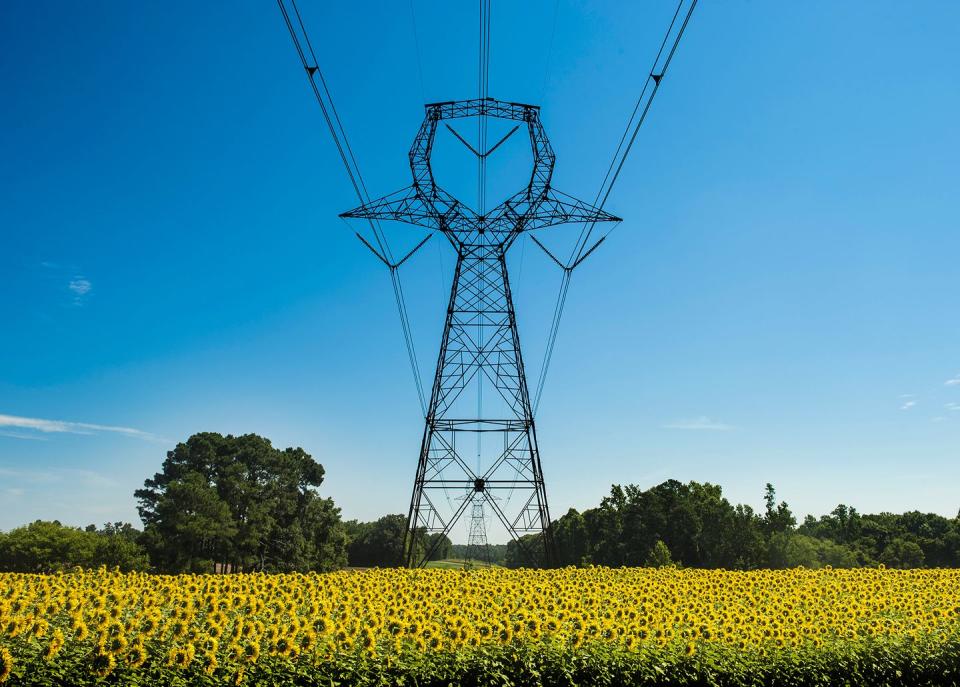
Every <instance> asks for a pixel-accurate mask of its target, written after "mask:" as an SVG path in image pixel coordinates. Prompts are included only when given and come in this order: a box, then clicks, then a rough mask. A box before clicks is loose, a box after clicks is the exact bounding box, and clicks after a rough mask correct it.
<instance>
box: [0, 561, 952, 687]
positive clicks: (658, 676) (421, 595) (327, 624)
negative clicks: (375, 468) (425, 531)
mask: <svg viewBox="0 0 960 687" xmlns="http://www.w3.org/2000/svg"><path fill="white" fill-rule="evenodd" d="M0 683H3V684H4V686H5V687H6V685H92V684H136V685H215V684H217V685H219V684H236V685H244V684H246V685H352V684H361V685H536V684H544V685H598V684H599V685H634V684H636V685H874V684H884V685H911V686H913V685H956V684H958V683H960V571H955V570H910V571H898V570H883V569H859V570H830V569H826V570H816V571H813V570H804V569H794V570H781V571H770V570H764V571H753V572H730V571H723V570H677V569H673V568H660V569H652V568H620V569H609V568H586V569H574V568H567V569H561V570H506V569H496V568H494V569H482V570H472V571H454V570H416V571H412V570H404V569H390V570H376V569H375V570H368V571H355V572H350V571H343V572H336V573H327V574H307V575H301V574H290V575H266V574H262V575H261V574H244V575H179V576H161V575H149V574H143V573H130V574H122V573H118V572H108V571H106V570H103V569H101V570H98V571H76V572H71V573H63V574H58V575H28V574H0Z"/></svg>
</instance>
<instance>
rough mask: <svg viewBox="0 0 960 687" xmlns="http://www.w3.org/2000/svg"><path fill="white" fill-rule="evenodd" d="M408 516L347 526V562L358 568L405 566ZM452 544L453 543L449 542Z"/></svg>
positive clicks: (396, 516)
mask: <svg viewBox="0 0 960 687" xmlns="http://www.w3.org/2000/svg"><path fill="white" fill-rule="evenodd" d="M406 529H407V518H406V516H404V515H400V514H396V515H384V516H383V517H382V518H380V519H379V520H377V521H376V522H357V521H356V520H351V521H350V522H348V523H346V530H347V534H348V536H349V538H350V544H349V546H348V549H347V560H348V561H349V562H350V565H351V566H353V567H357V568H391V567H395V566H399V565H403V563H404V560H403V539H404V534H405V532H406ZM448 541H449V540H448Z"/></svg>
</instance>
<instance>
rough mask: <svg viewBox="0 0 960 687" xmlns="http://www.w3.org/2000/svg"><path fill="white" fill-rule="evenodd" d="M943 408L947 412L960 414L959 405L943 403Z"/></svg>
mask: <svg viewBox="0 0 960 687" xmlns="http://www.w3.org/2000/svg"><path fill="white" fill-rule="evenodd" d="M943 407H944V408H946V409H947V410H952V411H954V412H960V403H945V404H944V405H943Z"/></svg>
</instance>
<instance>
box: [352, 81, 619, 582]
mask: <svg viewBox="0 0 960 687" xmlns="http://www.w3.org/2000/svg"><path fill="white" fill-rule="evenodd" d="M486 117H494V118H499V119H502V120H511V121H514V122H517V123H518V124H517V126H515V127H514V129H513V131H516V129H517V128H519V127H520V126H526V129H527V133H528V135H529V139H530V145H531V147H532V150H533V171H532V173H531V175H530V181H529V183H528V184H527V186H526V188H524V189H522V190H521V191H519V192H518V193H516V194H514V195H513V196H511V197H510V198H508V199H507V200H505V201H503V202H502V203H500V204H499V205H497V206H496V207H495V208H493V209H491V210H489V211H485V210H484V209H483V208H482V207H481V209H480V211H479V212H478V211H475V210H473V209H471V208H470V207H468V206H466V205H464V204H463V203H462V202H460V201H459V200H457V199H456V198H454V197H453V196H451V195H450V194H449V193H447V192H446V191H444V190H443V189H442V188H440V187H439V186H438V185H437V183H436V181H435V180H434V177H433V171H432V170H431V166H430V157H431V152H432V150H433V145H434V139H435V137H436V133H437V128H438V126H439V124H440V122H441V121H444V120H452V119H464V118H486ZM483 121H484V120H483V119H481V122H483ZM481 126H482V127H483V129H485V126H484V125H483V124H481ZM513 131H511V132H510V134H507V136H505V137H504V138H503V139H501V140H500V141H499V142H498V143H496V144H495V145H494V146H492V147H490V148H488V149H487V148H486V145H485V143H484V141H485V133H484V134H483V135H482V136H481V146H480V149H479V150H476V149H474V148H473V147H472V146H469V144H467V143H466V141H465V140H464V139H463V138H462V137H461V136H460V135H459V134H457V133H456V132H455V131H454V132H453V133H454V135H456V136H457V138H459V139H460V140H461V142H463V143H464V144H465V145H467V146H468V147H470V149H471V150H472V152H473V153H474V154H475V155H476V156H477V158H478V160H479V161H480V163H481V165H482V164H483V163H484V162H485V160H486V158H487V156H488V155H490V154H491V153H492V152H493V151H494V150H495V149H496V148H498V147H499V146H500V145H501V143H503V141H504V140H506V138H507V137H509V136H510V135H511V134H512V133H513ZM409 159H410V169H411V171H412V173H413V185H412V186H410V187H408V188H406V189H404V190H402V191H399V192H397V193H393V194H391V195H388V196H385V197H383V198H380V199H379V200H371V201H369V202H366V203H364V204H362V205H361V206H359V207H357V208H356V209H354V210H350V211H349V212H345V213H343V214H342V215H341V216H342V217H350V218H364V219H368V220H371V221H374V222H376V221H378V220H398V221H400V222H406V223H409V224H414V225H417V226H420V227H424V228H426V229H429V230H432V231H435V232H439V233H440V234H442V235H443V236H444V237H445V238H446V239H447V240H448V241H449V242H450V245H451V246H453V249H454V250H455V251H456V254H457V264H456V268H455V271H454V275H453V285H452V288H451V291H450V301H449V305H448V306H447V313H446V323H445V325H444V330H443V338H442V339H441V342H440V355H439V359H438V360H437V368H436V374H435V376H434V380H433V389H432V391H431V394H430V402H429V405H428V408H427V413H426V423H425V427H424V431H423V441H422V444H421V449H420V459H419V461H418V464H417V472H416V477H415V479H414V484H413V495H412V497H411V499H410V510H409V514H408V519H407V536H406V542H405V547H406V548H405V551H406V558H407V564H408V565H410V566H419V565H423V564H424V563H425V562H426V561H427V560H429V559H430V557H431V555H432V554H433V549H434V548H436V546H439V543H440V541H441V540H442V539H443V538H442V537H433V538H432V539H431V538H429V535H431V534H434V533H442V534H444V535H449V534H450V532H451V531H452V529H453V527H454V525H456V523H457V522H458V521H459V520H460V519H461V517H462V516H463V514H464V513H465V512H466V510H467V508H468V507H472V508H473V510H472V511H471V513H480V517H479V518H474V520H473V521H472V524H473V523H480V525H481V527H478V530H479V529H482V525H483V524H484V521H483V517H482V514H483V510H484V509H486V508H488V509H489V510H490V512H491V513H492V514H493V516H494V517H495V518H496V519H497V520H499V521H500V523H501V524H502V525H503V527H504V528H505V529H506V531H507V533H508V534H509V535H510V536H511V537H512V538H513V539H515V540H517V541H518V543H519V545H520V547H521V549H523V550H524V551H525V552H526V553H527V554H528V556H529V560H530V562H531V563H543V564H547V565H549V564H550V563H551V562H552V560H553V558H554V551H553V539H552V536H551V532H550V511H549V508H548V507H547V495H546V490H545V488H544V481H543V471H542V469H541V465H540V453H539V451H538V449H537V436H536V430H535V427H534V418H533V408H532V405H531V401H530V393H529V390H528V388H527V379H526V375H525V373H524V366H523V358H522V356H521V354H520V337H519V335H518V333H517V321H516V316H515V312H514V305H513V298H512V296H511V292H510V280H509V278H508V274H507V262H506V256H507V251H508V250H509V249H510V247H511V246H512V245H514V243H515V242H516V240H517V238H518V237H519V236H520V235H521V234H522V233H524V232H529V231H533V230H536V229H543V228H545V227H549V226H553V225H558V224H565V223H585V224H588V225H592V224H593V223H595V222H610V221H619V218H617V217H614V216H613V215H611V214H609V213H607V212H604V211H603V210H601V209H599V208H597V207H595V206H593V205H590V204H588V203H585V202H583V201H580V200H577V199H575V198H572V197H570V196H567V195H565V194H563V193H560V192H559V191H557V190H555V189H554V188H552V187H551V185H550V180H551V177H552V175H553V166H554V161H555V156H554V153H553V149H552V148H551V147H550V143H549V141H548V140H547V135H546V133H545V132H544V130H543V126H542V125H541V123H540V109H539V108H538V107H536V106H534V105H524V104H520V103H510V102H503V101H499V100H495V99H493V98H477V99H473V100H462V101H455V102H453V101H451V102H442V103H432V104H428V105H426V117H425V118H424V121H423V124H422V125H421V127H420V130H419V132H418V133H417V135H416V138H415V139H414V141H413V146H412V147H411V149H410V154H409ZM481 206H482V201H481ZM414 250H416V249H414ZM375 252H376V251H375ZM551 257H552V256H551ZM583 257H586V256H585V255H584V256H583ZM554 259H555V258H554ZM566 269H568V270H569V269H572V267H567V268H566ZM481 398H482V399H483V404H482V406H481V404H480V403H479V402H477V399H481ZM481 408H482V410H481ZM470 437H472V438H473V439H472V440H469V441H468V439H470ZM481 439H482V442H481ZM474 450H475V451H476V458H477V460H476V465H477V466H478V467H477V468H476V469H474V468H473V467H471V465H472V464H474V461H472V460H468V453H469V455H471V456H472V455H473V451H474ZM451 491H452V492H453V493H454V494H457V495H459V494H463V493H464V492H466V495H465V496H464V497H462V498H458V499H451V497H450V492H451ZM473 529H474V528H473V527H471V537H472V533H473ZM528 534H537V535H540V536H539V537H538V538H537V539H536V541H537V542H538V543H537V546H538V548H539V549H540V551H535V550H532V548H531V547H530V546H529V545H528V543H525V542H524V541H521V537H523V536H524V535H528ZM478 536H479V535H478ZM483 540H484V541H486V533H485V532H484V533H483ZM430 541H432V542H433V544H432V545H431V546H428V545H426V544H425V542H430ZM528 541H529V540H528ZM471 543H472V541H471Z"/></svg>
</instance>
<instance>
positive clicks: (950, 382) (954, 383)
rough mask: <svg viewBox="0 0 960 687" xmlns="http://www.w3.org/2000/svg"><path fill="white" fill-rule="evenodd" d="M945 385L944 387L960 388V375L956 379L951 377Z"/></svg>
mask: <svg viewBox="0 0 960 687" xmlns="http://www.w3.org/2000/svg"><path fill="white" fill-rule="evenodd" d="M943 384H944V386H960V375H957V376H956V377H951V378H950V379H948V380H947V381H945V382H944V383H943Z"/></svg>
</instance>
